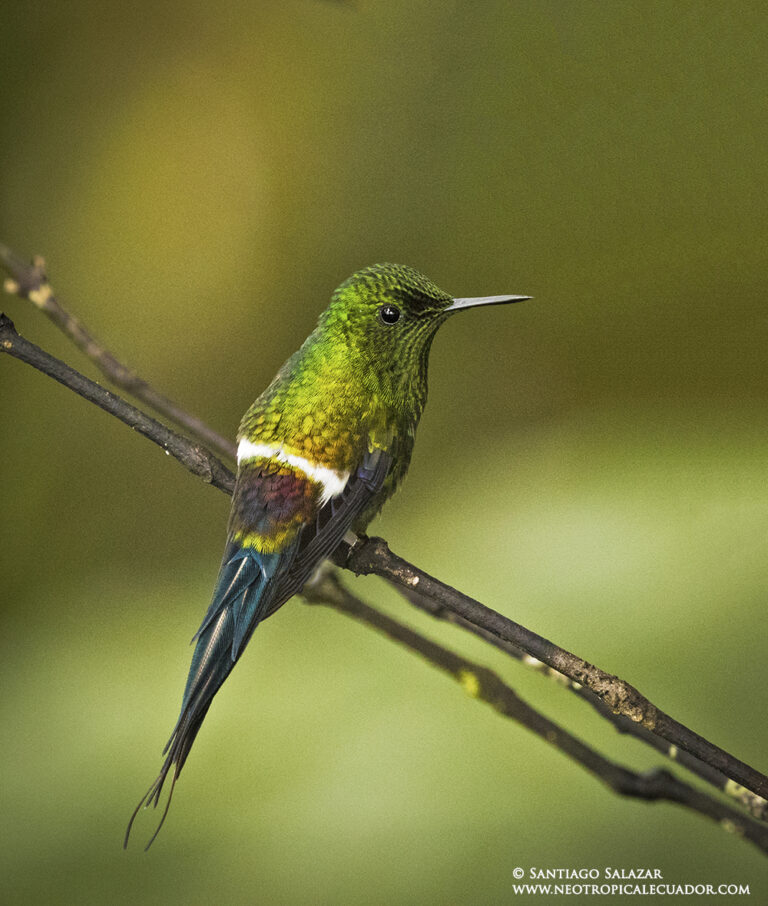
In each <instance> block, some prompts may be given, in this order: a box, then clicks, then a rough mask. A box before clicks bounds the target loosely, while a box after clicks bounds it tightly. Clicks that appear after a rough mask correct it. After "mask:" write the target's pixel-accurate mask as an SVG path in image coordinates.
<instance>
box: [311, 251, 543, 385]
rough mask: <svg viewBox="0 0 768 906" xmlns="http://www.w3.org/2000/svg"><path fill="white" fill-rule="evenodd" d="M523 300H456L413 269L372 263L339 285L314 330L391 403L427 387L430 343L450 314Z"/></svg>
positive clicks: (512, 297) (503, 298)
mask: <svg viewBox="0 0 768 906" xmlns="http://www.w3.org/2000/svg"><path fill="white" fill-rule="evenodd" d="M527 298H529V297H528V296H485V297H481V298H471V299H457V298H454V297H453V296H451V295H450V293H447V292H444V291H443V290H442V289H440V288H439V287H438V286H436V285H435V284H434V283H433V282H432V281H431V280H429V279H428V278H427V277H425V276H424V275H423V274H421V273H419V272H418V271H416V270H414V269H413V268H410V267H406V266H405V265H401V264H375V265H373V266H372V267H367V268H364V269H363V270H360V271H358V272H357V273H355V274H353V275H352V276H351V277H349V279H347V280H345V281H344V283H342V284H341V286H339V288H338V289H337V290H336V291H335V292H334V294H333V297H332V299H331V304H330V305H329V307H328V308H327V309H326V311H325V312H324V313H323V315H322V317H321V319H320V323H319V325H318V329H319V332H320V334H321V335H322V336H323V337H324V339H326V340H330V341H331V342H332V343H333V345H334V346H336V347H337V348H338V346H339V345H342V346H343V347H345V349H346V351H347V353H348V354H349V356H350V362H354V364H355V366H356V367H357V370H358V373H359V374H360V377H361V379H362V380H363V382H364V383H365V385H366V386H368V387H369V389H371V390H376V391H379V392H382V391H383V393H384V394H385V395H386V396H387V397H389V398H392V397H393V396H397V395H402V394H404V393H409V392H411V391H412V389H413V383H414V381H423V382H426V367H427V358H428V355H429V348H430V345H431V343H432V339H433V337H434V335H435V331H436V330H437V328H438V327H439V326H440V325H441V324H442V323H443V322H444V321H445V320H446V319H447V318H448V316H449V315H451V314H453V313H454V312H456V311H461V310H463V309H465V308H473V307H475V306H480V305H498V304H502V303H506V302H518V301H521V300H523V299H527ZM424 389H425V390H426V386H425V388H424ZM393 401H394V400H393Z"/></svg>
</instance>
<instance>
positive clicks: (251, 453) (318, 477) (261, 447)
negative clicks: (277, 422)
mask: <svg viewBox="0 0 768 906" xmlns="http://www.w3.org/2000/svg"><path fill="white" fill-rule="evenodd" d="M249 459H276V460H277V461H278V462H284V463H285V464H286V465H289V466H293V468H294V469H299V471H301V472H303V473H304V474H305V475H306V476H307V478H311V479H312V481H316V482H317V483H318V484H321V485H322V486H323V494H322V496H321V498H320V503H321V505H322V504H326V503H328V501H329V500H330V499H331V497H336V495H337V494H341V492H342V491H343V490H344V488H345V487H346V485H347V481H348V480H349V472H337V471H336V470H335V469H329V468H328V466H319V465H317V464H316V463H314V462H310V460H308V459H305V458H304V457H303V456H297V455H296V454H295V453H286V451H285V450H284V449H283V445H282V444H255V443H253V441H250V440H248V439H247V438H245V437H244V438H243V439H242V440H241V441H240V443H239V444H238V445H237V461H238V463H241V462H245V461H246V460H249Z"/></svg>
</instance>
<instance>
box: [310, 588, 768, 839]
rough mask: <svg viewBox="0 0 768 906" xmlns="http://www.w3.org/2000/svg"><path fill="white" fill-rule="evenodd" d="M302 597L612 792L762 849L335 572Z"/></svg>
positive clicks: (711, 810)
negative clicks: (672, 805) (373, 636)
mask: <svg viewBox="0 0 768 906" xmlns="http://www.w3.org/2000/svg"><path fill="white" fill-rule="evenodd" d="M302 597H303V598H304V599H305V600H306V601H307V602H308V603H310V604H322V605H325V606H328V607H331V608H333V609H334V610H338V611H340V612H341V613H344V614H346V615H347V616H350V617H353V618H354V619H355V620H357V621H358V622H361V623H363V624H365V625H366V626H370V627H372V628H373V629H376V630H377V631H378V632H381V633H383V634H384V635H386V636H387V637H388V638H390V639H392V640H393V641H395V642H398V643H399V644H400V645H403V646H405V647H406V648H409V649H410V650H411V651H414V652H416V653H417V654H419V655H420V656H421V657H422V658H424V659H425V660H426V661H428V662H429V663H430V664H432V665H433V666H434V667H437V668H438V669H439V670H442V671H443V672H444V673H447V674H449V675H450V676H452V677H453V678H454V679H455V680H456V682H458V683H459V684H460V685H461V686H462V688H463V689H464V691H465V692H467V693H468V694H469V695H471V696H472V697H473V698H476V699H478V700H479V701H483V702H485V703H486V704H488V705H490V706H491V707H492V708H494V710H496V711H498V712H499V714H502V715H504V717H508V718H510V719H511V720H514V721H517V723H519V724H521V725H522V726H524V727H525V728H526V729H528V730H530V731H531V732H533V733H535V734H536V735H537V736H539V737H540V738H541V739H543V740H544V741H545V742H546V743H548V744H549V745H552V746H554V747H555V748H556V749H559V750H560V751H561V752H562V753H563V754H564V755H567V756H568V757H569V758H572V759H573V760H574V761H575V762H577V763H578V764H580V765H581V766H582V767H583V768H584V769H585V770H587V771H589V773H590V774H592V775H593V776H594V777H597V779H598V780H600V781H601V782H602V783H604V784H605V785H606V786H608V787H609V788H610V789H612V790H613V791H614V792H616V793H619V794H620V795H622V796H629V797H633V798H638V799H645V800H647V801H656V800H666V801H668V802H676V803H678V804H679V805H682V806H685V807H686V808H689V809H691V810H692V811H695V812H698V813H699V814H700V815H704V816H705V817H707V818H710V819H712V820H713V821H716V822H717V823H718V824H720V826H721V827H723V828H725V829H726V830H728V831H730V832H732V833H735V834H738V835H739V836H741V837H744V839H746V840H749V841H750V842H751V843H754V845H755V846H757V847H758V849H760V850H761V851H762V852H763V853H768V826H766V825H764V824H761V823H760V822H758V821H754V820H753V819H751V818H748V817H747V816H746V815H743V814H741V813H740V812H737V811H736V810H735V809H733V808H731V807H730V806H728V805H725V804H723V803H721V802H719V801H718V800H717V799H714V798H713V797H712V796H709V795H708V794H706V793H704V792H702V791H700V790H697V789H696V788H695V787H692V786H690V785H689V784H687V783H684V782H683V781H682V780H679V779H678V778H677V777H675V776H674V775H673V774H670V773H669V772H668V771H664V770H654V771H650V772H649V773H645V774H638V773H636V772H634V771H631V770H629V769H628V768H625V767H624V766H622V765H620V764H616V762H613V761H610V760H609V759H607V758H605V757H604V756H603V755H601V754H600V753H599V752H596V751H595V750H594V749H592V748H590V747H589V746H587V745H586V744H585V743H583V742H582V741H581V740H580V739H578V738H577V737H576V736H573V735H572V734H571V733H569V732H568V731H567V730H565V729H564V728H563V727H561V726H559V725H558V724H556V723H554V722H553V721H551V720H549V718H547V717H545V716H544V715H543V714H541V712H539V711H537V710H536V709H535V708H532V707H531V706H530V705H529V704H528V703H527V702H525V701H523V699H521V698H520V697H519V696H518V695H517V693H516V692H515V691H514V690H513V689H512V688H511V687H510V686H508V685H507V684H506V683H504V682H503V681H502V680H501V679H500V678H499V677H498V676H497V674H495V673H494V672H493V671H492V670H489V669H488V668H487V667H483V666H481V665H479V664H476V663H474V662H472V661H468V660H466V659H465V658H463V657H460V656H459V655H457V654H455V653H454V652H453V651H450V650H449V649H447V648H444V647H443V646H442V645H438V644H437V643H435V642H433V641H431V640H430V639H427V638H425V637H424V636H422V635H420V634H419V633H417V632H414V630H412V629H410V628H409V627H407V626H404V625H403V624H402V623H399V622H397V621H396V620H393V619H392V618H391V617H388V616H386V615H385V614H383V613H381V612H380V611H378V610H375V609H374V608H373V607H370V606H369V605H367V604H365V603H364V602H363V601H361V600H360V599H359V598H358V597H356V596H355V595H353V594H351V593H350V592H349V591H348V590H347V589H346V588H345V587H344V586H343V585H342V584H341V582H340V581H339V578H338V576H336V575H334V574H327V575H325V576H323V577H322V578H321V579H320V580H319V581H318V582H317V583H316V584H312V585H309V586H305V588H304V591H303V592H302Z"/></svg>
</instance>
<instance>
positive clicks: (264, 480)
mask: <svg viewBox="0 0 768 906" xmlns="http://www.w3.org/2000/svg"><path fill="white" fill-rule="evenodd" d="M390 465H391V457H390V456H389V455H388V454H387V453H386V452H385V451H384V450H381V449H375V450H373V451H372V452H369V453H367V454H366V455H365V457H364V458H363V461H362V463H361V464H360V465H359V467H358V468H357V469H356V470H355V471H354V472H353V473H352V474H351V475H350V477H349V479H348V480H347V482H346V484H345V486H344V488H343V489H342V490H341V492H340V493H339V494H338V495H336V496H334V497H332V498H331V499H330V500H328V501H327V502H326V503H324V504H322V505H320V502H319V501H320V498H319V495H318V493H317V487H316V486H310V483H311V479H309V478H307V477H306V476H301V475H299V474H297V473H295V472H294V473H292V474H291V473H290V470H286V469H283V468H274V467H271V468H270V467H269V466H268V465H266V464H265V466H264V467H263V468H261V469H258V468H256V469H255V470H250V471H249V470H243V469H242V468H241V471H240V474H239V475H238V481H237V484H236V486H235V492H234V496H233V522H232V524H231V526H230V538H229V540H228V543H227V547H226V550H225V551H224V558H223V560H222V564H221V569H220V571H219V577H218V580H217V582H216V588H215V590H214V593H213V599H212V601H211V604H210V607H209V608H208V611H207V613H206V615H205V617H204V619H203V622H202V624H201V626H200V629H199V630H198V631H197V633H196V635H195V637H194V638H193V641H194V642H196V645H195V651H194V654H193V655H192V663H191V666H190V670H189V675H188V677H187V684H186V688H185V690H184V698H183V700H182V706H181V714H180V715H179V719H178V721H177V723H176V726H175V728H174V730H173V733H172V735H171V738H170V739H169V740H168V743H167V745H166V747H165V749H164V750H163V754H164V755H165V756H166V757H165V761H164V763H163V767H162V769H161V771H160V774H159V775H158V777H157V779H156V780H155V782H154V783H153V784H152V786H151V787H150V788H149V790H148V791H147V793H146V795H145V796H144V797H143V798H142V800H141V802H139V805H138V806H137V808H136V811H135V812H134V813H133V816H132V817H131V821H130V823H129V825H128V830H127V832H126V836H125V843H126V844H127V842H128V836H129V834H130V831H131V827H132V825H133V821H134V819H135V818H136V815H137V814H138V811H139V809H140V808H141V807H142V805H144V806H149V805H150V804H151V805H154V806H157V804H158V802H159V800H160V794H161V792H162V788H163V784H164V783H165V779H166V777H167V776H168V773H169V772H170V771H171V768H174V772H173V781H172V786H171V795H173V784H175V783H176V779H177V778H178V776H179V774H180V773H181V769H182V768H183V766H184V762H185V761H186V759H187V755H188V754H189V750H190V748H191V747H192V743H193V742H194V740H195V737H196V736H197V732H198V730H199V729H200V726H201V724H202V722H203V720H204V718H205V715H206V714H207V712H208V708H209V707H210V705H211V701H212V700H213V697H214V695H215V694H216V692H217V691H218V690H219V688H220V687H221V685H222V683H223V682H224V680H225V679H226V678H227V676H228V675H229V673H230V671H231V670H232V668H233V667H234V665H235V662H236V661H237V660H238V658H239V657H240V655H241V654H242V652H243V650H244V648H245V646H246V645H247V644H248V641H249V640H250V638H251V635H252V634H253V632H254V630H255V629H256V627H257V626H258V624H259V623H260V622H261V621H262V620H263V619H265V618H266V617H268V616H269V615H270V614H272V613H274V612H275V611H276V610H277V609H278V608H279V607H280V606H281V605H282V604H284V603H285V602H286V601H287V600H288V599H289V598H290V597H292V596H293V595H294V594H296V593H297V592H299V591H300V590H301V588H302V587H303V586H304V584H305V583H306V581H307V580H308V579H309V577H310V576H311V575H312V573H313V572H314V570H315V569H316V568H317V567H318V565H319V564H320V563H321V562H322V561H323V560H324V559H325V558H326V557H327V556H328V555H329V554H331V553H332V552H333V550H334V548H336V547H337V546H338V544H339V543H340V541H341V540H342V538H343V537H344V535H345V533H346V532H347V531H348V530H349V528H350V526H351V525H352V524H353V523H354V521H355V519H356V518H357V517H358V516H359V515H360V513H362V512H363V510H364V509H365V508H366V506H367V505H368V504H370V502H371V500H372V498H373V497H374V496H375V495H376V494H378V493H379V491H380V490H381V488H382V486H383V484H384V480H385V478H386V476H387V473H388V471H389V468H390ZM235 526H238V527H239V531H237V532H236V531H233V528H234V527H235ZM243 526H245V529H243ZM281 537H284V539H285V540H284V541H283V543H281V542H280V538H281ZM255 538H261V539H271V540H270V542H269V544H261V545H260V546H261V547H262V548H265V547H266V548H267V552H265V551H263V550H258V549H257V547H256V546H255V544H254V543H253V539H255ZM249 540H250V541H251V543H249ZM269 548H274V549H272V550H269ZM170 801H171V796H169V797H168V802H167V804H166V806H165V810H164V812H163V816H162V818H161V820H160V825H159V826H158V828H157V830H156V831H155V834H154V835H153V837H152V839H151V840H150V841H149V844H148V846H149V845H151V843H152V841H153V840H154V839H155V837H156V836H157V833H158V832H159V830H160V827H162V824H163V821H164V820H165V816H166V814H167V812H168V807H169V805H170Z"/></svg>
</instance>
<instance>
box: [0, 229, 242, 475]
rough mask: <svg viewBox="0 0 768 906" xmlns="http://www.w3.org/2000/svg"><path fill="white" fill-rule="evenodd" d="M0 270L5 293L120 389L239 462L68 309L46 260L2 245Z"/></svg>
mask: <svg viewBox="0 0 768 906" xmlns="http://www.w3.org/2000/svg"><path fill="white" fill-rule="evenodd" d="M0 266H2V267H3V268H5V270H6V271H7V272H8V273H9V274H10V277H9V278H8V279H7V280H6V281H5V284H4V288H5V291H6V292H8V293H12V294H14V295H16V296H18V297H19V298H21V299H26V300H28V301H29V302H31V303H32V304H33V305H35V306H37V308H38V309H40V311H41V312H43V314H44V315H46V316H47V317H48V318H49V319H50V320H51V321H53V323H54V324H55V325H56V326H57V327H58V328H59V329H60V330H61V331H62V332H63V333H64V334H66V336H68V337H69V339H70V340H72V342H73V343H74V344H75V346H77V348H78V349H79V350H80V351H81V352H84V353H85V355H87V356H88V358H89V359H90V360H91V361H92V362H93V363H94V364H95V365H96V367H97V368H98V369H99V370H100V371H101V373H102V374H103V375H105V377H107V379H108V380H110V381H111V382H112V383H113V384H114V385H115V386H116V387H119V388H120V389H121V390H125V391H126V392H127V393H130V394H131V396H134V397H136V399H138V400H141V401H142V403H146V404H147V405H148V406H150V407H151V408H152V409H154V410H155V412H159V413H160V415H163V416H165V418H167V419H169V420H170V421H172V422H173V423H174V424H177V425H180V426H181V427H182V428H184V430H185V431H188V432H189V433H190V434H192V435H193V436H194V437H196V438H197V439H198V440H201V441H202V442H203V443H204V444H205V445H206V446H208V447H211V448H213V449H214V450H215V451H216V452H217V453H219V455H221V456H224V457H225V458H229V459H231V460H234V459H235V456H236V453H235V445H234V444H233V443H232V441H231V440H228V439H227V438H226V437H222V436H221V434H219V433H218V432H216V431H214V430H213V429H212V428H209V427H208V425H206V424H205V422H203V421H201V420H200V419H199V418H197V417H196V416H194V415H191V414H190V413H189V412H186V411H185V410H184V409H182V408H181V406H179V405H177V404H176V403H174V402H173V400H169V399H168V397H167V396H163V395H162V394H161V393H158V392H157V390H155V389H154V388H153V387H151V386H150V385H149V384H148V383H147V382H146V381H145V380H143V379H142V378H140V377H139V376H138V375H137V374H136V373H135V372H134V371H131V370H130V368H127V367H126V366H125V365H123V364H122V362H119V361H118V360H117V359H116V358H115V357H114V356H113V355H112V353H111V352H110V351H109V350H108V349H106V348H105V347H104V346H102V345H101V343H99V342H98V341H97V340H96V339H95V338H94V336H93V335H92V334H91V333H90V331H89V330H87V329H86V328H85V327H84V326H83V324H82V323H81V322H80V321H78V319H77V318H75V317H74V315H71V314H70V313H69V312H68V311H67V310H66V309H65V308H64V306H63V305H62V304H61V303H60V302H59V300H58V299H57V298H56V296H55V295H54V292H53V289H52V287H51V284H50V283H49V282H48V277H47V276H46V273H45V261H44V260H43V258H42V257H40V256H39V255H37V256H36V257H35V258H34V259H33V261H32V263H31V264H27V263H26V262H24V261H22V259H21V258H20V257H19V256H18V255H17V254H15V252H13V251H11V249H9V248H7V247H6V246H4V245H0Z"/></svg>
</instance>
